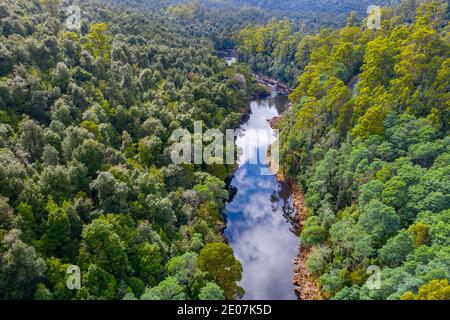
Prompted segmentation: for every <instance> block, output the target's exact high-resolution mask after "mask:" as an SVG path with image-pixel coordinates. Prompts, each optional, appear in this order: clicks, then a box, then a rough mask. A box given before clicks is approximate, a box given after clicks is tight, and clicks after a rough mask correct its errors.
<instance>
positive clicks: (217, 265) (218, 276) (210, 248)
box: [198, 243, 244, 299]
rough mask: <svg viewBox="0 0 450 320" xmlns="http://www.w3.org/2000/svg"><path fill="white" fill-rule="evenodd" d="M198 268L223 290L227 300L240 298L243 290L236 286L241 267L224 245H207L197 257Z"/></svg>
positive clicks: (231, 251)
mask: <svg viewBox="0 0 450 320" xmlns="http://www.w3.org/2000/svg"><path fill="white" fill-rule="evenodd" d="M198 267H199V268H200V269H201V270H203V271H206V272H208V273H209V274H210V275H211V277H212V279H213V280H214V281H215V282H216V283H217V284H218V285H219V286H220V287H221V288H222V289H223V291H224V295H225V297H226V298H227V299H232V298H234V297H235V296H241V295H242V294H243V293H244V292H243V289H242V288H240V287H239V286H237V285H236V282H237V281H239V280H240V279H241V277H242V265H241V263H240V262H239V261H238V260H236V259H235V257H234V255H233V250H232V249H231V248H230V247H229V246H228V245H226V244H224V243H210V244H207V245H206V246H205V247H204V248H203V249H202V250H201V251H200V254H199V256H198Z"/></svg>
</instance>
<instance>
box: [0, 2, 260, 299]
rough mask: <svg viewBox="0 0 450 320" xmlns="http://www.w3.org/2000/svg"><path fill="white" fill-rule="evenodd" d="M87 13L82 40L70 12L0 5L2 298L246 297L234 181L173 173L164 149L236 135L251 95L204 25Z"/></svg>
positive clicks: (187, 171)
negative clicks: (200, 127)
mask: <svg viewBox="0 0 450 320" xmlns="http://www.w3.org/2000/svg"><path fill="white" fill-rule="evenodd" d="M89 3H90V1H86V2H82V3H81V5H82V6H81V12H82V23H81V28H80V30H79V31H68V30H67V28H66V24H65V21H66V18H67V15H66V13H65V11H64V10H63V7H62V2H61V1H58V0H42V1H25V0H21V1H15V0H11V1H2V2H1V4H0V21H1V24H0V25H1V28H0V239H1V242H0V243H1V244H0V298H2V299H5V298H6V299H24V298H26V299H32V298H36V299H50V298H53V299H72V298H76V299H122V298H127V299H131V298H142V299H198V298H200V299H213V298H228V299H230V298H233V297H234V296H236V295H239V294H240V293H241V289H240V288H239V287H237V286H236V280H239V278H240V274H241V267H240V264H239V262H238V261H236V260H235V259H234V257H233V253H232V251H231V249H230V248H229V247H228V246H227V245H225V244H223V239H222V234H221V230H222V228H223V219H222V215H221V214H222V209H223V205H224V201H225V200H226V199H227V198H228V192H227V190H226V189H225V182H224V179H225V177H226V176H227V175H228V174H229V173H230V171H231V168H229V167H225V166H223V165H222V166H219V165H216V166H209V167H208V166H206V165H205V166H202V165H198V166H193V165H181V166H176V165H173V164H172V162H171V160H170V152H171V148H172V145H173V143H172V142H171V141H170V140H169V137H170V134H171V132H172V131H173V130H175V129H176V128H187V129H188V130H191V131H192V128H193V122H194V121H196V120H202V121H203V123H204V125H205V129H206V128H208V127H214V128H216V127H221V126H223V127H224V128H229V127H231V128H233V127H236V126H237V125H238V124H239V121H240V117H241V112H242V110H243V109H244V108H245V107H246V104H247V97H248V96H249V95H250V94H251V91H252V87H253V83H252V81H253V80H252V79H251V77H250V75H249V74H247V78H245V77H244V76H243V75H242V73H244V74H245V70H243V71H241V72H242V73H239V74H238V76H236V75H237V72H236V70H234V69H233V68H228V67H227V65H226V63H225V62H224V61H222V60H221V59H219V58H218V57H216V56H214V55H212V54H211V52H212V44H211V41H210V39H209V37H207V35H206V33H205V30H204V28H202V27H201V25H200V24H198V23H195V22H192V23H191V24H189V25H188V26H186V25H185V24H183V23H182V22H179V21H178V20H177V19H174V18H171V17H169V16H161V14H155V15H151V14H150V13H148V12H147V13H145V14H139V13H138V12H134V11H124V10H116V9H111V8H109V7H107V6H105V5H100V4H97V3H92V4H89ZM69 265H76V266H79V268H80V271H81V275H82V287H81V289H80V290H69V289H68V288H67V286H66V280H67V279H68V277H69V276H70V273H69V274H68V273H66V271H67V269H68V267H69ZM218 270H219V271H218ZM227 270H228V271H227ZM218 272H220V273H221V274H220V275H218V274H217V273H218Z"/></svg>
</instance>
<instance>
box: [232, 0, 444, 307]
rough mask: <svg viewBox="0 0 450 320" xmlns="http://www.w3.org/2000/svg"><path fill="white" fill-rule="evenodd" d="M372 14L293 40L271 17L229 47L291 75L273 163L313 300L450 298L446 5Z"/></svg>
mask: <svg viewBox="0 0 450 320" xmlns="http://www.w3.org/2000/svg"><path fill="white" fill-rule="evenodd" d="M413 13H414V15H413ZM382 19H383V20H382V26H381V28H380V30H369V29H367V28H366V27H365V26H364V25H363V26H362V27H361V26H360V25H359V24H357V23H355V21H354V19H353V15H352V16H350V19H349V20H348V23H347V26H346V27H345V28H343V29H339V30H331V29H323V30H322V31H321V32H320V33H318V34H312V35H307V36H303V37H302V36H301V35H299V34H298V33H292V32H291V31H292V29H293V28H292V23H291V22H289V21H287V20H284V21H275V20H272V21H270V22H269V23H268V24H266V25H263V26H256V27H249V28H246V29H244V30H242V31H241V33H240V38H241V42H240V47H239V48H238V51H239V52H240V54H241V57H242V58H243V59H244V60H246V61H249V62H250V65H251V66H252V67H253V68H254V69H255V70H257V71H260V72H269V73H270V74H272V75H274V76H278V77H279V78H280V79H282V80H285V81H289V80H290V79H292V77H295V76H297V78H296V79H295V80H294V81H293V82H294V83H296V84H297V85H296V87H295V89H294V90H293V91H292V93H291V95H290V100H291V102H292V106H291V108H290V110H289V111H288V112H286V114H285V115H284V116H283V118H282V120H281V121H280V122H279V123H278V124H277V128H279V129H280V130H281V133H280V139H281V166H282V168H283V173H284V174H285V175H286V176H287V177H289V178H290V179H291V180H293V181H295V183H297V184H298V185H299V186H300V188H301V190H302V191H303V192H304V193H305V199H306V205H307V208H308V218H307V220H306V221H305V222H304V229H303V232H302V234H301V246H302V248H303V250H308V252H309V255H308V259H307V261H306V265H307V268H308V271H309V274H310V277H311V278H312V280H313V281H314V282H315V283H316V284H317V286H318V287H319V288H320V290H321V293H322V297H323V298H332V299H450V286H449V284H448V279H449V277H450V242H449V234H450V229H449V225H450V224H449V223H450V207H449V204H450V183H449V181H450V179H449V178H450V149H449V148H450V140H449V136H448V130H449V119H450V114H449V112H450V109H449V108H450V105H449V102H450V82H449V81H450V73H449V72H450V43H449V31H450V28H449V24H448V22H449V8H448V3H447V2H446V1H438V0H435V1H426V2H423V1H422V2H419V1H417V2H415V1H404V2H403V3H402V5H401V6H399V7H396V8H385V9H384V11H383V12H382ZM292 68H294V69H295V72H292V73H291V71H292ZM371 265H375V266H378V267H379V268H381V279H382V282H381V288H380V289H379V290H370V289H369V288H368V286H367V284H366V280H367V277H368V274H366V270H367V268H368V267H369V266H371Z"/></svg>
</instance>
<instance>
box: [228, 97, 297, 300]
mask: <svg viewBox="0 0 450 320" xmlns="http://www.w3.org/2000/svg"><path fill="white" fill-rule="evenodd" d="M251 109H252V114H251V116H250V119H249V120H248V122H247V123H246V124H245V125H244V126H243V128H242V129H243V130H244V135H243V136H241V137H239V138H238V139H237V141H236V144H237V145H238V146H239V147H241V146H245V145H248V143H249V142H251V141H253V143H250V146H251V147H250V148H247V150H245V149H244V150H243V154H242V155H241V156H240V159H239V161H238V163H239V169H238V170H237V172H236V175H235V177H234V178H233V180H232V182H231V185H232V186H233V187H236V188H237V194H236V195H235V197H234V198H233V200H232V202H231V203H229V204H228V205H227V212H228V218H227V229H226V230H225V234H226V236H227V237H228V239H229V242H230V245H231V246H232V247H233V249H234V253H235V256H236V258H238V259H239V260H240V261H241V263H242V265H243V268H244V274H243V278H242V281H241V282H240V285H241V286H242V287H243V288H244V289H245V291H246V294H245V296H244V299H249V300H251V299H263V300H264V299H273V300H281V299H295V298H296V296H295V293H294V286H293V284H292V276H293V262H292V260H293V259H294V258H295V256H296V254H297V247H298V237H297V236H296V235H295V234H293V233H292V232H291V231H290V230H291V229H292V224H291V223H290V220H289V217H290V216H292V214H293V209H292V199H290V198H289V197H288V196H286V195H284V193H285V192H282V186H281V185H280V184H279V183H278V182H277V181H276V179H275V177H274V176H273V175H269V176H267V175H266V176H264V175H261V174H260V169H261V168H262V167H263V166H265V164H264V158H262V159H259V160H260V161H259V162H258V163H259V164H250V163H255V162H254V160H255V158H256V157H257V156H258V152H260V154H265V153H266V151H267V148H268V146H269V145H270V144H271V143H272V141H273V139H274V137H273V135H272V134H268V135H266V138H264V137H261V136H258V137H249V136H247V135H246V132H255V129H267V130H271V129H270V126H269V123H268V122H267V120H268V119H271V118H273V117H274V116H277V115H278V110H277V108H276V107H275V105H274V100H273V99H272V98H269V99H264V100H262V101H259V102H256V101H254V102H252V104H251ZM246 130H247V131H246ZM269 132H270V131H269ZM258 138H259V142H257V140H256V139H258ZM262 142H264V143H262ZM252 160H253V161H252Z"/></svg>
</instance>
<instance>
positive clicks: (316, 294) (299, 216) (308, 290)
mask: <svg viewBox="0 0 450 320" xmlns="http://www.w3.org/2000/svg"><path fill="white" fill-rule="evenodd" d="M260 79H262V78H261V76H258V80H260ZM264 80H265V83H269V84H271V85H273V86H275V87H276V88H277V90H279V91H281V92H282V93H283V94H289V88H288V87H287V86H285V85H283V84H281V85H282V87H281V90H280V83H279V82H278V81H276V80H274V79H270V78H268V77H266V76H264ZM284 90H286V91H284ZM280 120H281V116H278V117H274V118H272V119H270V120H268V122H269V124H270V126H271V127H272V128H274V127H275V126H276V125H277V123H278V122H279V121H280ZM266 163H267V165H268V166H269V169H270V170H271V171H272V172H274V174H275V176H276V179H277V181H278V182H279V183H283V184H285V185H286V186H287V187H288V188H289V189H290V192H291V196H292V199H293V205H294V209H295V217H294V224H295V225H294V228H295V231H296V234H297V236H298V237H300V234H301V232H302V231H303V226H304V222H305V221H306V219H307V217H308V211H307V208H306V205H305V200H304V195H303V193H302V192H301V191H300V189H299V188H298V186H297V184H296V183H294V182H293V181H288V180H287V179H286V178H285V176H284V175H283V173H282V172H281V171H280V169H279V166H276V165H275V164H274V163H273V161H272V158H271V155H270V147H269V149H268V152H267V155H266ZM310 252H311V251H310V250H309V249H305V248H302V247H301V246H300V245H299V247H298V254H297V257H296V258H295V259H294V260H293V263H294V276H293V278H292V281H293V283H294V285H295V287H296V288H295V292H296V294H297V297H298V298H299V299H300V300H320V299H321V295H320V290H319V288H318V285H317V283H316V281H315V280H314V279H313V277H312V276H311V275H310V273H309V272H308V268H307V267H306V261H307V260H308V256H309V254H310Z"/></svg>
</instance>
